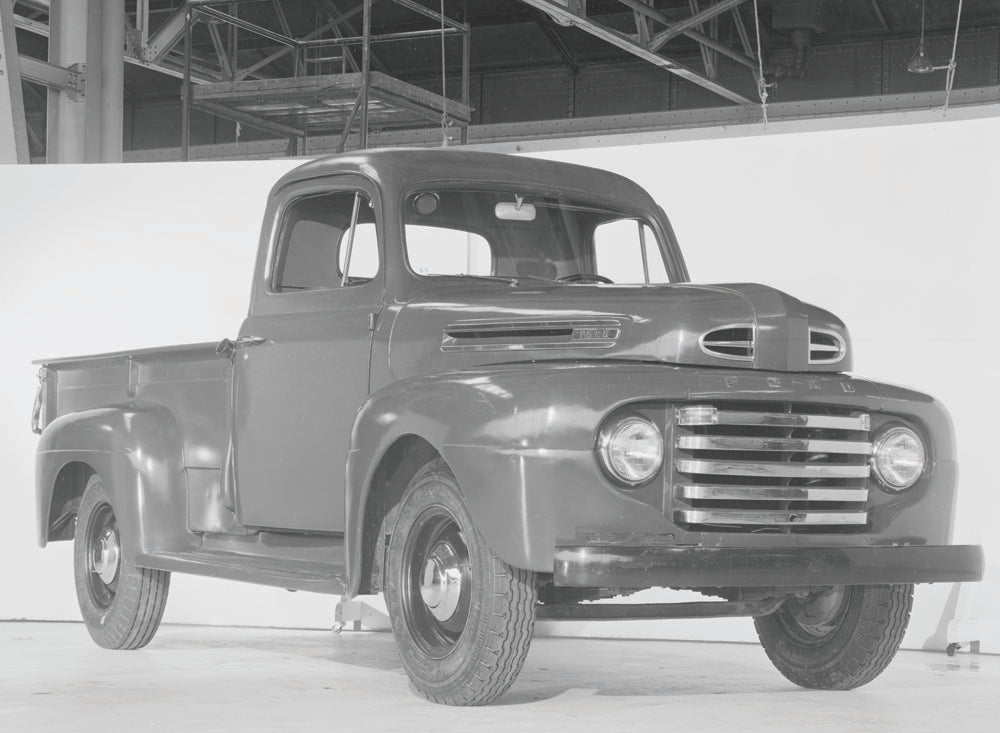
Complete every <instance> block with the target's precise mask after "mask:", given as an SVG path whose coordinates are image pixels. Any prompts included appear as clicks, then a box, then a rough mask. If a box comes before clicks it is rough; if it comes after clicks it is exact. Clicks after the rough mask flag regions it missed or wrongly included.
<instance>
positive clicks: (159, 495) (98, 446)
mask: <svg viewBox="0 0 1000 733" xmlns="http://www.w3.org/2000/svg"><path fill="white" fill-rule="evenodd" d="M181 446H182V442H181V435H180V431H179V429H178V426H177V421H176V420H175V419H174V416H173V415H172V414H171V412H170V411H169V410H167V409H166V408H164V407H159V406H152V407H137V406H131V405H125V406H115V407H102V408H98V409H93V410H83V411H81V412H74V413H70V414H68V415H63V416H61V417H59V418H57V419H55V420H53V421H52V422H51V423H50V424H49V425H48V426H46V428H45V430H44V431H43V432H42V435H41V438H40V440H39V444H38V451H37V454H36V471H35V495H36V504H37V518H38V539H39V544H40V545H41V546H43V547H44V546H45V544H46V543H47V542H48V540H49V516H50V510H51V505H52V494H53V490H54V487H55V483H56V479H57V477H58V476H59V473H60V471H62V469H63V468H64V467H66V466H67V465H69V464H71V463H76V462H78V463H83V464H86V465H87V466H89V467H90V468H92V469H93V470H94V471H95V472H97V474H98V475H100V476H101V478H102V480H103V482H104V486H105V488H106V490H107V491H108V493H109V494H110V496H111V499H112V502H113V503H114V508H115V515H116V518H117V520H118V524H119V531H120V532H121V533H122V535H123V537H128V538H130V539H129V540H128V541H127V542H125V543H124V545H125V547H127V548H129V549H130V550H131V551H132V552H133V553H135V552H149V551H154V550H165V549H170V550H178V549H187V548H189V547H193V546H194V536H193V535H191V534H190V533H189V532H188V531H187V517H186V507H187V497H186V494H187V483H186V479H185V473H184V457H183V450H182V447H181Z"/></svg>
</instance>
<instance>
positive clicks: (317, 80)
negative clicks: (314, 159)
mask: <svg viewBox="0 0 1000 733" xmlns="http://www.w3.org/2000/svg"><path fill="white" fill-rule="evenodd" d="M249 1H251V0H187V1H186V3H185V5H184V6H183V30H182V33H181V43H183V58H184V64H183V72H182V75H181V76H182V83H181V117H182V120H181V159H182V160H187V159H188V157H189V152H190V144H191V112H192V110H193V109H196V108H198V109H204V110H205V111H207V112H210V113H212V114H214V115H216V116H218V117H224V118H226V119H230V120H232V121H234V122H237V123H238V124H245V125H249V126H252V127H255V128H257V129H260V130H264V131H267V132H270V133H273V134H277V135H279V136H283V137H286V138H287V139H288V148H287V154H288V155H298V154H300V153H304V152H305V146H306V141H307V138H308V136H309V131H310V130H309V128H310V125H309V121H308V118H306V117H305V116H304V115H303V124H301V125H296V124H290V123H288V122H280V123H276V122H274V121H272V120H269V119H267V116H266V114H257V113H255V112H248V111H246V110H240V109H237V108H236V107H235V106H227V103H229V101H230V100H232V99H236V98H238V97H240V95H241V94H253V95H258V96H259V97H260V98H261V100H262V103H263V100H264V99H265V98H266V99H271V100H280V99H282V97H283V96H287V97H289V98H292V97H296V95H298V96H297V99H299V100H300V101H301V100H303V99H305V98H306V97H305V96H303V94H304V92H303V89H307V92H305V94H308V93H311V94H312V95H314V98H318V95H320V94H321V93H322V92H323V91H324V90H328V91H329V93H330V94H335V95H339V96H338V98H337V99H335V100H331V104H340V102H341V101H342V99H341V98H342V97H343V95H344V94H345V90H346V92H349V93H351V95H352V97H353V99H352V100H351V101H350V104H349V105H347V107H345V110H346V109H348V108H349V111H348V112H347V114H346V116H344V120H343V122H344V125H343V128H342V131H341V136H340V144H339V146H338V148H337V152H342V151H343V150H344V149H345V148H346V146H347V142H348V140H349V139H350V137H351V134H352V132H353V130H354V125H355V121H358V122H359V124H358V128H359V130H358V139H359V147H360V148H362V149H364V148H367V147H368V139H369V124H370V117H371V113H372V109H371V101H372V98H373V94H374V95H376V96H377V97H378V99H377V100H376V101H377V103H378V107H377V109H382V110H385V109H389V108H391V109H394V110H396V111H397V112H398V111H400V110H402V111H405V112H407V113H409V114H410V118H409V119H411V121H412V119H423V120H428V121H433V120H437V119H440V121H441V127H442V137H443V140H442V143H443V144H447V143H448V140H449V138H448V136H447V128H448V127H450V126H451V125H455V124H457V126H458V128H459V136H460V143H461V144H463V145H464V144H466V143H467V142H468V127H469V124H470V122H471V116H472V115H471V108H470V106H469V99H470V91H469V88H470V78H471V73H470V67H471V45H470V42H471V29H470V26H469V25H468V24H467V23H464V22H462V21H460V20H457V19H455V18H451V17H449V16H447V15H444V14H442V13H440V12H438V11H437V10H433V9H431V8H429V7H426V6H424V5H422V4H420V3H419V2H417V1H416V0H387V1H388V2H392V3H394V4H396V5H399V6H401V7H404V8H407V9H409V10H411V11H413V12H414V13H416V14H418V15H421V16H423V17H425V18H427V19H429V20H433V21H436V22H437V24H438V27H436V28H428V29H422V30H409V31H400V32H394V33H380V34H372V32H371V13H372V6H373V5H374V4H375V2H377V1H378V0H362V1H361V2H359V3H358V4H357V5H356V6H355V7H353V8H351V9H349V10H346V11H341V10H340V8H339V7H338V6H337V4H335V2H334V0H314V5H316V7H317V10H318V11H319V12H321V13H323V14H324V15H326V17H327V18H328V20H327V22H326V23H324V24H322V25H320V26H319V27H317V28H315V29H313V30H312V31H310V32H309V33H306V34H305V35H302V36H298V37H297V36H295V35H294V34H293V33H292V30H291V28H290V27H289V24H288V21H287V19H286V18H285V16H284V12H283V9H282V7H281V3H280V1H279V0H272V4H273V7H274V11H275V18H276V20H277V21H278V24H279V25H280V26H281V30H280V31H275V30H272V29H270V28H265V27H264V26H261V25H259V24H256V23H252V22H250V21H248V20H246V19H244V18H241V17H240V16H239V5H240V3H241V2H249ZM223 6H225V7H226V9H225V10H223V9H222V7H223ZM359 13H360V14H361V15H362V31H361V33H360V34H358V33H357V32H356V31H354V29H353V26H352V25H350V21H351V19H352V18H354V17H356V16H357V15H358V14H359ZM200 22H204V23H206V25H207V26H208V33H209V37H210V39H211V42H212V47H213V49H214V52H215V59H216V62H217V63H218V67H219V68H218V71H217V74H213V75H215V76H217V78H221V79H224V80H226V81H223V82H219V83H204V81H203V80H198V81H200V82H202V83H199V84H198V87H197V90H195V88H194V81H195V79H194V73H195V71H196V69H195V64H196V63H200V64H201V66H202V67H203V66H204V64H205V60H204V59H195V58H194V49H193V30H194V27H195V26H196V25H197V24H198V23H200ZM220 26H225V27H226V29H227V31H228V32H227V33H226V34H225V35H226V38H223V33H221V32H220ZM345 30H346V31H347V33H346V34H345V32H344V31H345ZM240 32H243V33H249V34H251V35H256V36H259V37H261V38H265V39H267V40H270V41H272V42H274V43H277V44H279V45H280V46H282V48H280V49H278V50H276V51H275V52H273V53H271V54H269V55H268V56H266V57H265V58H263V59H260V60H258V61H255V62H254V63H252V64H250V65H248V66H246V67H244V68H240V67H239V63H238V62H239V57H238V54H237V49H238V38H239V35H238V34H239V33H240ZM328 34H329V35H328ZM451 36H460V37H461V39H462V67H461V89H460V93H459V99H458V100H452V99H449V98H448V96H447V76H446V73H445V69H444V68H442V89H441V94H440V95H435V94H433V93H432V92H429V91H427V90H424V89H420V88H419V87H415V86H413V85H410V84H407V83H405V82H403V81H401V80H398V79H394V78H392V77H391V76H389V75H388V74H386V73H383V72H384V70H385V66H384V64H382V63H381V61H380V60H379V58H378V56H377V55H376V54H375V53H374V52H373V50H372V46H373V45H374V44H381V43H391V42H398V41H412V40H415V39H432V40H433V39H440V41H441V43H442V48H443V43H444V39H445V38H447V37H451ZM329 49H337V50H339V56H337V57H329V56H326V57H324V56H322V55H321V54H322V53H323V52H324V51H326V50H329ZM357 50H360V54H361V62H360V64H358V62H357V60H356V58H355V53H356V51H357ZM314 53H315V54H320V55H316V56H310V54H314ZM289 54H291V55H293V59H294V60H293V64H292V67H293V70H294V71H293V73H294V75H293V76H292V77H284V78H278V79H266V78H265V79H262V78H260V76H261V74H260V72H261V71H262V70H263V69H265V68H266V67H267V66H269V65H270V64H272V63H274V62H275V61H277V60H278V59H280V58H283V57H285V56H287V55H289ZM332 60H339V61H340V66H341V68H340V73H339V74H310V73H309V70H310V66H311V65H314V64H318V65H319V68H320V70H321V71H322V64H323V63H324V62H329V61H332ZM442 64H443V55H442ZM373 65H374V66H376V67H377V68H378V69H379V71H376V72H373V71H372V66H373ZM349 66H350V67H351V72H350V73H348V67H349ZM251 77H257V79H256V80H252V79H251ZM261 106H266V105H263V104H262V105H261ZM397 117H402V115H397ZM359 118H360V119H359Z"/></svg>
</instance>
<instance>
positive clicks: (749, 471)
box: [676, 458, 870, 478]
mask: <svg viewBox="0 0 1000 733" xmlns="http://www.w3.org/2000/svg"><path fill="white" fill-rule="evenodd" d="M676 465H677V470H678V471H680V472H681V473H697V474H717V475H720V476H773V477H776V478H868V475H869V472H870V469H869V467H868V465H867V464H865V465H863V466H852V465H847V464H843V463H782V462H780V461H728V460H719V461H713V460H691V459H686V458H681V459H678V460H677V464H676Z"/></svg>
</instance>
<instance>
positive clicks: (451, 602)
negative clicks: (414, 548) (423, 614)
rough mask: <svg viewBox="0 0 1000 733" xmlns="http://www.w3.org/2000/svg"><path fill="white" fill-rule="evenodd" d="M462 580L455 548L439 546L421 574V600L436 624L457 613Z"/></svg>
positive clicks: (449, 545) (446, 545)
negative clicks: (436, 621)
mask: <svg viewBox="0 0 1000 733" xmlns="http://www.w3.org/2000/svg"><path fill="white" fill-rule="evenodd" d="M462 577H463V576H462V565H461V560H460V558H459V556H458V553H456V552H455V548H454V547H452V546H451V544H450V543H448V542H443V541H442V542H438V543H437V544H436V545H435V546H434V549H432V550H431V552H430V554H429V555H428V556H427V559H426V560H425V561H424V567H423V570H422V571H421V574H420V597H421V598H422V599H423V601H424V604H425V605H426V606H427V608H428V610H429V611H430V612H431V615H433V616H434V618H436V619H437V620H438V621H447V620H448V619H450V618H451V617H452V616H454V615H455V611H456V610H458V603H459V601H460V600H461V599H462Z"/></svg>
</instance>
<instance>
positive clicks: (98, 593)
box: [86, 504, 122, 609]
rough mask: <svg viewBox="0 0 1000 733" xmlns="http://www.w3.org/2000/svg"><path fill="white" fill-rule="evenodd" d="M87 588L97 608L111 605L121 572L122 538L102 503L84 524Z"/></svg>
mask: <svg viewBox="0 0 1000 733" xmlns="http://www.w3.org/2000/svg"><path fill="white" fill-rule="evenodd" d="M86 538H87V589H88V590H89V591H90V598H91V600H92V601H93V602H94V605H96V606H97V607H98V608H101V609H106V608H109V607H110V606H111V603H112V601H114V599H115V593H116V592H117V591H118V574H119V572H120V571H121V554H122V553H121V539H120V537H119V534H118V521H117V520H116V519H115V513H114V511H112V509H111V505H110V504H101V505H100V506H99V507H97V509H95V510H94V513H93V514H92V515H91V517H90V522H89V524H88V526H87V534H86Z"/></svg>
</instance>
